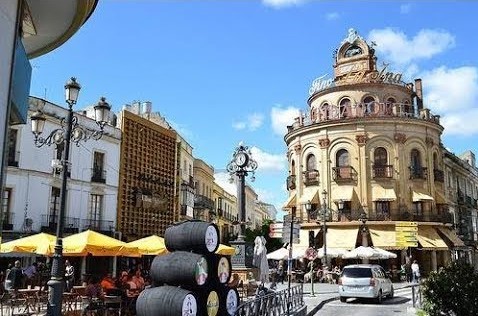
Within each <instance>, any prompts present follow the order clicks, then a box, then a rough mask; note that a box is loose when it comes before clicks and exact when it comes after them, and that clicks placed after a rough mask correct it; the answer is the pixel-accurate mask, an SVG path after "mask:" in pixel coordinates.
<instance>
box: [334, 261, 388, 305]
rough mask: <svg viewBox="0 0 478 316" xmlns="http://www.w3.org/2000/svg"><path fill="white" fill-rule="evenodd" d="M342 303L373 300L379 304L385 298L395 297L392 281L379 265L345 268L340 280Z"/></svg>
mask: <svg viewBox="0 0 478 316" xmlns="http://www.w3.org/2000/svg"><path fill="white" fill-rule="evenodd" d="M339 295H340V301H341V302H346V301H347V298H349V297H353V298H373V299H375V300H376V302H377V303H378V304H380V303H382V299H383V298H384V297H385V296H388V297H390V298H392V297H393V284H392V280H390V278H389V277H388V275H387V273H386V272H385V271H384V270H383V268H382V267H381V266H379V265H377V264H354V265H348V266H345V267H344V269H343V270H342V274H341V275H340V278H339Z"/></svg>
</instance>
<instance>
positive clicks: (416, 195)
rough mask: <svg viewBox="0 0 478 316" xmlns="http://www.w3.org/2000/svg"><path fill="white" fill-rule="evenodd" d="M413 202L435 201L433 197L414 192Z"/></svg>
mask: <svg viewBox="0 0 478 316" xmlns="http://www.w3.org/2000/svg"><path fill="white" fill-rule="evenodd" d="M412 201H413V202H421V201H433V197H431V196H429V195H428V194H425V193H423V192H419V191H413V193H412Z"/></svg>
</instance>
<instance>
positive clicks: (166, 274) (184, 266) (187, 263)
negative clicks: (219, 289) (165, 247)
mask: <svg viewBox="0 0 478 316" xmlns="http://www.w3.org/2000/svg"><path fill="white" fill-rule="evenodd" d="M150 273H151V278H152V279H153V282H154V283H159V284H162V283H166V284H168V285H181V286H183V287H185V288H191V289H195V288H197V287H199V286H202V285H204V284H206V282H207V281H208V276H209V271H208V262H207V260H206V258H205V257H204V256H202V255H199V254H196V253H192V252H186V251H176V252H172V253H169V254H167V255H163V256H156V257H155V258H154V260H153V263H152V264H151V272H150Z"/></svg>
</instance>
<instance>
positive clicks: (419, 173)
mask: <svg viewBox="0 0 478 316" xmlns="http://www.w3.org/2000/svg"><path fill="white" fill-rule="evenodd" d="M423 171H424V170H423V168H422V161H421V158H420V152H419V151H418V149H412V151H411V152H410V172H411V178H412V179H415V178H423V177H424V174H423Z"/></svg>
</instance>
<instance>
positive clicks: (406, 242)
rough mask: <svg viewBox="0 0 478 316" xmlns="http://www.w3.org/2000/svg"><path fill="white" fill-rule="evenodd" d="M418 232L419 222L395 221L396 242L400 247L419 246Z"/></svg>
mask: <svg viewBox="0 0 478 316" xmlns="http://www.w3.org/2000/svg"><path fill="white" fill-rule="evenodd" d="M417 234H418V223H417V222H396V223H395V243H396V245H397V246H398V247H418V239H417Z"/></svg>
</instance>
